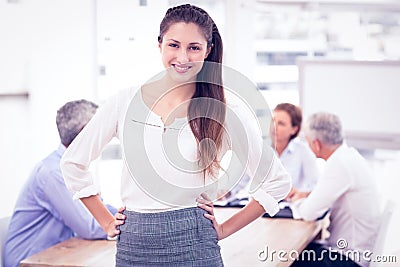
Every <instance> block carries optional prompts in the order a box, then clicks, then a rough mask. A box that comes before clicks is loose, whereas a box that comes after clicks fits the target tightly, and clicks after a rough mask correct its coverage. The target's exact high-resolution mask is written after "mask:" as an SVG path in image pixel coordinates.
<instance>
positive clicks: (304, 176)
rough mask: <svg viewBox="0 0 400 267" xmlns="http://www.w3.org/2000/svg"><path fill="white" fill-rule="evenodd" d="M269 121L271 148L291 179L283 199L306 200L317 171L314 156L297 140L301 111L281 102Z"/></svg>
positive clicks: (304, 144)
mask: <svg viewBox="0 0 400 267" xmlns="http://www.w3.org/2000/svg"><path fill="white" fill-rule="evenodd" d="M272 118H273V121H274V123H271V128H270V136H271V140H272V146H273V147H274V149H275V151H276V153H277V155H278V156H279V158H280V160H281V162H282V164H283V166H284V167H285V169H286V170H287V171H288V173H289V174H290V175H291V177H292V190H291V191H290V193H289V195H288V196H287V197H286V200H288V201H294V200H296V199H299V198H304V197H307V196H308V195H309V194H310V192H311V190H312V189H313V188H314V186H315V184H316V183H317V179H318V176H319V172H318V168H317V161H316V157H315V155H314V154H313V153H312V151H311V150H310V148H309V147H308V146H307V144H306V143H305V142H302V141H301V140H299V138H296V137H297V136H298V134H299V132H300V130H301V122H302V112H301V109H300V108H299V107H297V106H295V105H293V104H290V103H281V104H278V105H277V106H276V107H275V109H274V110H273V114H272ZM273 126H275V127H273Z"/></svg>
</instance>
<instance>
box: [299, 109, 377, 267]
mask: <svg viewBox="0 0 400 267" xmlns="http://www.w3.org/2000/svg"><path fill="white" fill-rule="evenodd" d="M305 135H306V139H307V142H308V144H309V146H310V148H311V150H312V151H313V152H314V153H315V155H316V156H317V157H319V158H322V159H324V160H326V166H325V169H324V173H323V174H322V176H321V178H320V179H319V180H318V182H317V185H316V187H315V188H314V190H313V191H312V192H311V194H310V195H309V196H308V197H307V198H305V199H302V200H299V201H297V202H294V203H293V205H292V211H293V217H294V218H296V219H304V220H315V219H317V218H318V217H320V216H321V215H323V213H324V212H326V211H327V210H328V209H329V210H330V214H331V215H330V220H331V222H330V226H329V227H328V231H329V232H330V237H329V238H328V239H327V240H326V243H323V244H319V243H311V244H309V245H308V247H307V248H306V249H305V250H306V251H305V252H307V253H303V254H300V257H299V260H298V261H296V262H295V263H294V264H293V265H292V266H308V267H310V266H311V267H312V266H368V265H369V262H368V261H369V259H368V258H369V257H370V256H371V257H372V256H373V254H372V252H373V251H372V249H373V247H374V244H375V239H376V233H377V229H379V225H380V221H379V220H380V208H379V206H380V204H379V196H378V193H377V190H376V185H375V181H374V178H373V176H372V174H371V171H370V170H369V167H368V164H367V162H366V160H365V159H364V158H363V157H362V156H361V155H360V154H359V153H358V152H357V151H356V150H355V149H354V148H350V147H348V146H347V145H346V144H344V143H343V134H342V126H341V122H340V120H339V118H338V117H337V116H336V115H333V114H328V113H317V114H313V115H312V116H311V117H310V118H309V120H308V123H307V124H306V129H305ZM310 252H311V253H310ZM370 252H371V253H370ZM310 255H311V256H310Z"/></svg>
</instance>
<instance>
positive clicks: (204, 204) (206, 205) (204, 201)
mask: <svg viewBox="0 0 400 267" xmlns="http://www.w3.org/2000/svg"><path fill="white" fill-rule="evenodd" d="M196 201H197V206H198V207H199V208H202V209H203V210H205V211H207V212H208V213H204V217H206V218H207V219H209V220H210V221H211V222H212V223H213V226H214V229H215V231H216V232H217V236H218V240H221V239H222V238H223V232H224V231H223V228H222V225H221V224H219V223H218V222H217V220H216V219H215V216H214V204H213V203H212V201H211V200H210V199H209V198H208V196H207V195H206V194H205V193H203V194H201V198H200V197H199V198H197V199H196Z"/></svg>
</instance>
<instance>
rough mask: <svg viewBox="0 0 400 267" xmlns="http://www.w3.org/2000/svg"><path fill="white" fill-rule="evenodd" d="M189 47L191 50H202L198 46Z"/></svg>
mask: <svg viewBox="0 0 400 267" xmlns="http://www.w3.org/2000/svg"><path fill="white" fill-rule="evenodd" d="M189 49H190V50H194V51H198V50H200V47H198V46H191V47H189Z"/></svg>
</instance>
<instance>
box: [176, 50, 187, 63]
mask: <svg viewBox="0 0 400 267" xmlns="http://www.w3.org/2000/svg"><path fill="white" fill-rule="evenodd" d="M177 60H178V62H179V63H181V64H185V63H188V62H189V56H188V54H187V50H186V49H184V48H181V49H179V52H178V55H177Z"/></svg>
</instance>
